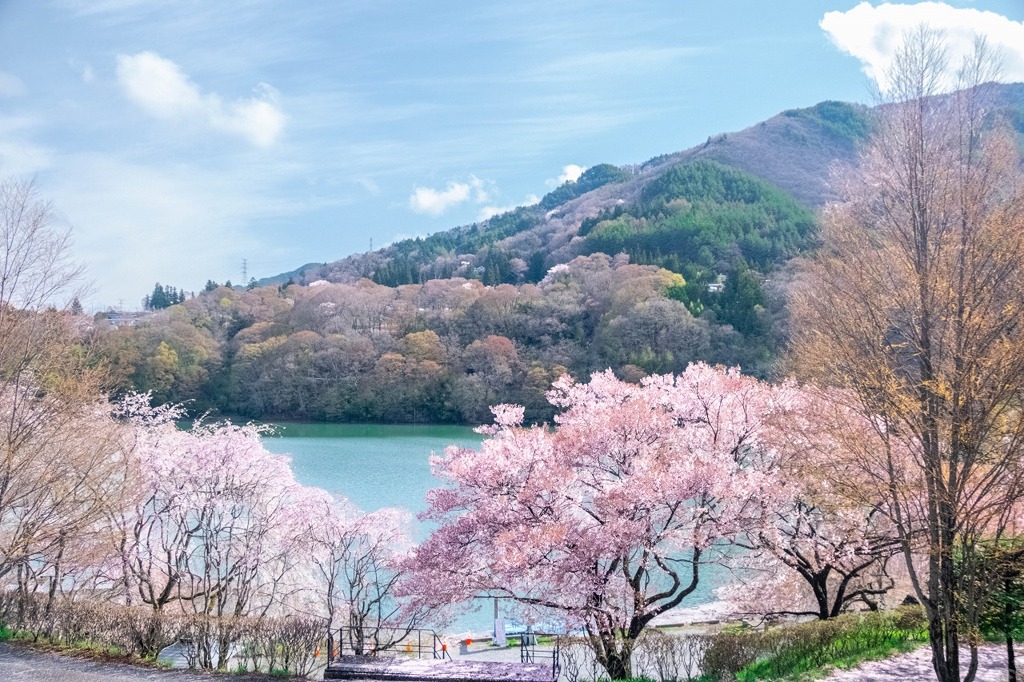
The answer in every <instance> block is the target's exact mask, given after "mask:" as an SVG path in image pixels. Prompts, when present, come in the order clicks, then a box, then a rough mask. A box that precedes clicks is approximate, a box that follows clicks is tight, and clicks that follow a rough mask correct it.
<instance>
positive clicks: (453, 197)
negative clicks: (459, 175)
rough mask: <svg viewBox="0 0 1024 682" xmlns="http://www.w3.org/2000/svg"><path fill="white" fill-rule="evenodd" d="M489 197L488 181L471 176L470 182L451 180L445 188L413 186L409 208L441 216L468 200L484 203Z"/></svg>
mask: <svg viewBox="0 0 1024 682" xmlns="http://www.w3.org/2000/svg"><path fill="white" fill-rule="evenodd" d="M489 198H490V194H489V192H488V189H487V183H485V182H484V181H483V180H481V179H480V178H477V177H474V176H470V179H469V181H468V182H454V181H451V182H449V183H448V185H447V186H446V187H445V189H433V188H431V187H415V188H413V191H412V196H410V197H409V208H410V209H411V210H412V211H413V212H414V213H425V214H427V215H432V216H439V215H441V214H442V213H444V212H445V211H447V210H448V209H450V208H453V207H455V206H458V205H459V204H463V203H466V202H467V201H472V202H473V203H475V204H482V203H485V202H486V201H488V199H489Z"/></svg>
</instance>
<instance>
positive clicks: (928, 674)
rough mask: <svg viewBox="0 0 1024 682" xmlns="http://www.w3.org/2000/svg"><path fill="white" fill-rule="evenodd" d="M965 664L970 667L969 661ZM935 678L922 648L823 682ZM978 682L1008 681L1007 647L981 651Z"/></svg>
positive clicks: (928, 654)
mask: <svg viewBox="0 0 1024 682" xmlns="http://www.w3.org/2000/svg"><path fill="white" fill-rule="evenodd" d="M1022 654H1024V651H1019V650H1018V651H1017V667H1018V671H1019V670H1020V669H1021V667H1022V666H1024V660H1022ZM969 655H970V654H969V652H968V651H967V650H966V649H964V650H962V651H961V656H962V657H964V658H967V657H968V656H969ZM961 663H962V664H963V666H964V668H966V662H965V661H961ZM1019 674H1020V673H1019V672H1018V675H1019ZM934 679H935V672H934V671H933V670H932V652H931V649H929V648H928V646H922V647H921V648H920V649H917V650H916V651H912V652H910V653H909V654H900V655H899V656H895V657H893V658H890V659H886V660H884V661H871V662H869V663H862V664H861V665H859V666H857V667H856V668H853V669H851V670H842V671H839V672H836V673H833V674H832V675H830V676H828V677H826V678H825V679H824V680H823V682H928V680H934ZM974 679H975V680H976V681H977V682H1005V680H1006V648H1005V646H995V645H986V646H983V647H981V648H980V649H979V650H978V676H977V677H975V678H974Z"/></svg>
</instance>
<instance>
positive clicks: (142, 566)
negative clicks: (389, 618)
mask: <svg viewBox="0 0 1024 682" xmlns="http://www.w3.org/2000/svg"><path fill="white" fill-rule="evenodd" d="M146 401H147V399H146V397H145V396H141V397H140V396H135V397H131V398H129V399H128V400H126V401H125V402H124V403H122V406H121V413H122V414H123V415H124V416H126V417H127V418H128V419H129V421H130V422H131V423H132V425H133V426H134V427H135V442H134V443H133V445H132V448H131V450H130V457H131V465H132V466H131V475H132V477H133V480H132V481H131V487H132V490H133V491H134V493H135V495H134V498H133V500H132V501H131V502H130V503H129V504H128V505H127V506H126V507H125V508H124V509H123V510H122V511H121V512H120V513H119V514H117V515H116V516H115V518H114V524H113V525H114V527H115V528H116V531H117V532H116V535H115V537H116V538H117V550H118V554H119V556H120V569H121V575H120V580H121V582H122V584H123V585H124V587H125V588H126V598H127V599H128V601H129V603H131V602H132V601H134V600H136V599H138V600H139V601H141V603H143V604H146V605H148V606H149V607H150V608H152V609H153V610H154V611H161V610H164V609H165V608H167V607H168V606H169V605H171V604H174V605H176V607H177V610H178V611H181V612H185V613H190V614H193V615H194V616H196V617H198V618H199V619H200V620H202V621H204V622H206V623H207V625H209V626H210V627H208V628H206V629H204V632H208V633H210V635H209V637H208V638H207V639H206V641H203V642H200V643H199V646H200V647H201V648H202V650H201V651H200V655H199V656H198V659H199V661H200V663H201V664H202V665H203V667H217V668H223V667H224V665H225V664H226V657H227V654H228V650H229V646H230V644H231V641H230V632H229V629H227V628H226V627H225V623H226V621H227V620H230V619H232V618H241V617H244V616H249V615H253V614H255V615H263V614H266V613H267V612H268V611H269V609H270V608H271V607H272V606H273V605H274V604H275V603H276V602H279V601H280V599H281V595H279V594H277V590H278V588H279V587H280V586H281V585H282V584H283V583H282V577H283V575H284V573H285V572H286V571H287V570H288V568H290V567H291V566H292V559H291V558H290V557H289V551H288V550H289V549H290V548H291V544H290V542H291V538H293V537H294V534H295V531H296V526H297V523H298V522H297V521H296V520H295V518H294V517H295V515H294V513H292V511H291V510H292V507H293V505H295V503H296V502H297V501H298V500H299V499H300V498H301V497H302V496H303V495H304V494H305V493H304V491H303V488H302V487H301V486H299V485H298V484H297V483H296V482H295V479H294V476H293V474H292V471H291V468H290V467H289V464H288V460H287V458H286V457H282V456H278V455H273V454H271V453H269V452H267V450H266V449H265V448H264V447H263V444H262V443H261V441H260V435H261V433H262V432H263V431H264V430H263V429H262V428H260V427H256V426H251V425H250V426H238V425H234V424H231V423H229V422H223V423H217V424H204V423H202V422H199V423H197V424H195V425H194V426H193V427H192V428H191V429H189V430H181V429H178V428H177V427H176V426H175V424H174V421H173V420H174V419H175V418H176V417H178V416H179V412H178V410H176V409H175V408H167V407H165V408H156V409H153V408H148V406H147V405H146ZM299 507H300V508H301V505H299Z"/></svg>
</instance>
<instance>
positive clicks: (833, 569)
mask: <svg viewBox="0 0 1024 682" xmlns="http://www.w3.org/2000/svg"><path fill="white" fill-rule="evenodd" d="M792 397H793V400H791V403H790V408H789V409H788V410H787V411H786V413H785V414H784V415H780V418H778V419H776V420H775V421H774V422H773V424H772V429H771V430H770V431H769V432H768V435H767V436H766V440H769V441H770V442H771V443H772V448H771V450H772V452H773V453H774V457H775V459H774V462H773V468H772V472H773V475H774V477H775V496H774V498H773V501H774V502H775V504H774V506H771V507H770V508H768V509H767V510H766V515H765V523H764V524H763V525H762V526H760V527H759V528H756V529H751V532H750V533H748V536H747V537H746V538H744V539H743V540H741V541H740V542H739V543H738V544H739V545H740V547H741V548H743V549H745V550H747V551H745V552H739V553H737V554H736V555H735V556H734V557H733V560H732V564H733V567H734V568H735V569H738V570H735V571H734V576H735V582H734V584H733V585H731V586H728V587H726V588H724V589H722V590H720V591H719V594H720V596H722V597H724V598H726V599H727V600H729V601H730V602H732V603H733V604H734V605H736V606H737V607H739V608H742V609H744V610H747V611H750V612H754V613H761V614H773V615H791V616H812V617H815V618H819V619H821V620H826V619H828V618H833V617H835V616H837V615H839V614H840V613H841V612H843V611H844V610H847V609H849V608H850V607H852V606H853V605H855V604H858V603H860V604H862V605H866V606H867V607H868V608H870V609H872V610H874V609H877V608H878V606H879V602H880V601H881V600H882V599H883V598H884V596H885V595H886V593H887V592H888V591H889V590H890V589H892V588H893V587H894V586H895V580H894V578H893V571H892V570H890V568H889V562H890V559H892V558H893V557H894V556H896V555H898V554H899V553H900V546H899V541H898V538H897V533H896V530H895V528H894V527H893V524H892V521H891V519H890V518H889V516H888V515H887V514H886V505H885V503H884V498H881V497H879V496H874V497H871V496H865V495H861V496H858V497H856V498H853V497H851V496H849V495H846V494H843V491H844V490H845V489H848V488H851V487H859V488H860V489H861V490H869V489H871V485H870V483H869V482H868V481H865V480H864V476H863V474H862V473H861V471H862V470H860V469H859V468H858V467H856V466H850V464H851V462H850V460H851V459H852V458H853V457H860V453H861V452H863V450H864V449H868V450H871V449H881V447H882V443H880V442H879V438H878V434H877V433H876V432H875V431H874V429H873V428H871V424H870V422H869V421H868V420H865V419H864V418H863V417H861V416H859V415H856V414H854V413H851V412H850V411H848V410H844V409H842V407H840V406H838V405H837V400H836V399H837V398H838V396H837V395H836V392H835V391H827V392H825V393H824V394H820V393H818V392H816V391H813V390H807V389H802V390H800V391H793V393H792ZM853 443H857V444H858V447H855V448H854V447H851V445H852V444H853ZM853 453H857V454H856V455H853ZM851 455H853V457H851ZM862 461H863V459H862ZM839 463H842V464H839ZM843 479H845V480H843Z"/></svg>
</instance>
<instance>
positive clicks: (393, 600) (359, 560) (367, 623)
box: [304, 494, 429, 654]
mask: <svg viewBox="0 0 1024 682" xmlns="http://www.w3.org/2000/svg"><path fill="white" fill-rule="evenodd" d="M315 507H316V509H317V511H316V512H314V513H311V514H309V515H308V519H309V520H310V521H311V522H312V523H310V524H309V525H308V527H307V528H306V529H305V531H304V537H305V542H307V543H308V550H309V551H308V554H309V561H308V564H309V572H310V574H311V581H310V582H311V585H312V590H313V593H314V595H315V599H316V606H315V608H316V611H315V612H316V613H318V615H321V616H325V620H326V622H327V629H328V632H329V636H331V637H332V638H333V634H334V630H335V629H336V628H337V627H338V626H339V625H345V626H346V627H347V628H348V632H349V633H350V635H349V640H348V642H347V644H348V646H350V647H351V648H352V649H353V650H354V651H355V652H356V653H358V654H363V653H366V654H370V653H375V652H377V651H381V650H385V649H389V648H393V647H395V646H397V645H398V644H399V643H400V642H401V641H402V640H404V639H405V638H406V637H407V636H408V634H409V633H410V632H411V631H412V630H414V629H416V628H418V627H420V626H421V625H423V622H424V620H425V619H426V616H427V615H428V614H429V610H427V609H423V608H420V609H418V610H416V609H408V608H405V606H406V604H405V601H406V600H404V599H400V598H399V596H398V592H397V586H398V583H399V582H400V580H401V579H402V578H403V577H404V576H405V575H406V573H407V572H408V570H409V565H408V557H409V554H410V552H411V551H412V549H413V547H414V543H413V540H412V533H411V522H412V516H411V514H410V513H409V512H408V511H406V510H404V509H398V508H384V509H379V510H377V511H374V512H370V513H368V514H364V513H362V512H360V511H359V510H358V509H357V508H356V507H355V506H354V505H352V504H351V503H350V502H348V501H347V500H344V499H331V498H330V497H329V496H327V495H326V494H324V495H322V496H320V498H319V499H317V500H316V502H315ZM339 644H341V643H339ZM332 648H333V647H332Z"/></svg>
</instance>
